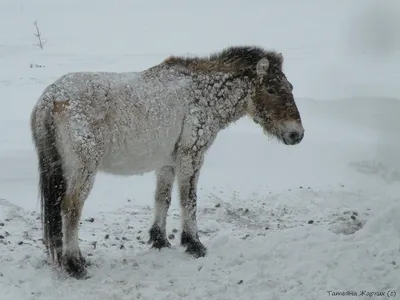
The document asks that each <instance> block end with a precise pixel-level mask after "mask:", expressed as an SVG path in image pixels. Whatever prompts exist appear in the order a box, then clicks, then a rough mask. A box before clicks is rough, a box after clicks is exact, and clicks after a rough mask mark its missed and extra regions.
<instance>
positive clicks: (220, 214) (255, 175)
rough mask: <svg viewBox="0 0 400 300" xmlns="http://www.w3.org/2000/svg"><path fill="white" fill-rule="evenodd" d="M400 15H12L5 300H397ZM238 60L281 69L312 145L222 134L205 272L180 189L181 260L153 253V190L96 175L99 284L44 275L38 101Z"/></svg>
mask: <svg viewBox="0 0 400 300" xmlns="http://www.w3.org/2000/svg"><path fill="white" fill-rule="evenodd" d="M399 12H400V4H399V3H398V0H397V2H396V1H395V0H393V1H390V0H386V1H382V0H380V1H378V0H377V1H369V0H353V1H348V0H330V1H328V0H325V1H324V0H307V1H306V0H304V1H295V0H292V1H289V0H279V1H273V0H262V1H261V0H260V1H256V0H255V1H222V0H221V1H211V0H203V1H185V2H184V1H183V0H182V1H161V0H160V1H128V0H125V1H123V0H115V1H106V0H97V1H95V0H91V1H84V0H68V1H66V0H64V1H59V0H35V1H33V0H0V300H36V299H38V300H50V299H51V300H54V299H57V300H83V299H84V300H103V299H104V300H132V299H142V300H161V299H165V300H166V299H174V300H177V299H190V300H192V299H193V300H195V299H202V300H203V299H209V300H217V299H218V300H222V299H229V300H231V299H240V300H242V299H243V300H247V299H251V300H258V299H260V300H278V299H290V300H303V299H304V300H312V299H316V300H321V299H322V300H323V299H331V298H340V299H389V298H396V297H395V295H396V293H397V294H398V295H397V297H400V268H399V266H400V234H399V232H400V159H399V153H400V139H399V136H400V118H399V113H400V71H399V62H400V42H399V41H400V37H399V35H398V33H399V32H400V21H399V20H400V17H399V14H400V13H399ZM396 14H397V15H396ZM35 20H38V24H39V27H40V29H41V31H42V35H43V38H44V39H45V40H47V43H46V44H45V45H44V49H43V50H41V49H39V48H38V47H36V46H35V43H36V40H35V37H34V36H33V32H34V26H33V22H34V21H35ZM244 44H250V45H259V46H262V47H265V48H268V49H275V50H277V51H281V52H283V55H284V57H285V64H284V68H285V72H286V74H287V77H288V79H289V80H290V81H291V82H292V83H293V85H294V94H295V96H296V101H297V105H298V107H299V110H300V112H301V115H302V119H303V124H304V127H305V138H304V140H303V142H302V143H301V144H299V145H297V146H285V145H283V144H278V143H277V142H276V141H273V140H269V139H268V138H267V137H266V136H265V135H264V134H263V133H262V130H261V129H260V128H259V127H258V126H257V125H256V124H254V123H253V122H252V121H251V120H250V119H246V118H245V119H242V120H240V121H239V122H237V123H236V124H234V125H232V126H231V127H229V128H228V129H226V130H224V131H223V132H221V133H220V135H219V136H218V138H217V140H216V142H215V144H214V145H213V146H212V148H211V149H210V151H209V152H208V154H207V157H206V161H205V164H204V168H203V170H202V173H201V176H200V181H199V203H198V221H199V227H200V234H201V236H200V238H201V239H202V241H203V242H204V244H205V246H206V247H207V248H208V254H207V256H206V257H204V258H199V259H195V258H192V257H190V256H188V255H187V254H185V252H184V249H183V248H182V247H181V246H180V245H179V237H180V221H179V203H178V199H177V193H176V190H174V201H173V205H172V207H171V210H170V213H169V217H168V225H167V228H168V233H169V234H170V233H173V234H174V235H175V239H171V243H172V248H171V249H167V250H162V251H158V250H153V249H150V246H149V245H147V243H146V242H147V239H148V233H147V231H148V229H149V226H150V225H151V222H152V213H153V192H154V189H155V178H154V174H146V175H143V176H136V177H117V176H110V175H104V174H100V175H98V177H97V180H96V183H95V186H94V189H93V191H92V193H91V195H90V197H89V199H88V200H87V202H86V204H85V207H84V212H83V214H84V216H83V218H82V224H81V229H80V238H81V241H80V245H81V248H82V251H83V254H84V255H85V256H87V257H88V259H89V260H90V262H91V266H90V267H89V272H90V275H91V277H90V278H88V279H87V280H75V279H71V278H67V277H66V276H65V275H64V274H63V273H61V272H59V271H58V270H57V269H54V268H53V267H52V266H51V265H49V264H47V263H46V260H45V259H46V257H45V253H44V246H43V245H42V243H41V241H40V238H41V228H40V222H39V219H38V218H39V205H38V190H37V183H38V173H37V161H36V156H35V153H34V149H33V144H32V142H31V136H30V130H29V115H30V112H31V109H32V107H33V105H34V104H35V103H36V101H37V98H38V97H39V96H40V94H41V92H42V90H43V89H44V88H45V87H46V86H47V85H49V84H50V83H52V81H53V80H55V79H56V78H58V77H59V76H61V75H63V74H65V73H67V72H71V71H141V70H144V69H146V68H148V67H151V66H153V65H155V64H158V63H160V62H161V61H162V60H163V59H165V58H166V57H167V56H169V55H172V54H174V55H189V54H190V55H207V54H209V53H211V52H216V51H220V50H221V49H222V48H224V47H227V46H231V45H244ZM171 238H172V237H171ZM362 291H363V292H362ZM356 294H357V296H355V295H356Z"/></svg>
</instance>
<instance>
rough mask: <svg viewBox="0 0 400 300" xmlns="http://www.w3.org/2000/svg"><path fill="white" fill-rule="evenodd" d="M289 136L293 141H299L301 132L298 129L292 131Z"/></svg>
mask: <svg viewBox="0 0 400 300" xmlns="http://www.w3.org/2000/svg"><path fill="white" fill-rule="evenodd" d="M289 138H290V139H291V140H292V141H297V140H299V139H300V134H299V133H298V132H297V131H292V132H291V133H289Z"/></svg>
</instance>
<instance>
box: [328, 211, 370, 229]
mask: <svg viewBox="0 0 400 300" xmlns="http://www.w3.org/2000/svg"><path fill="white" fill-rule="evenodd" d="M365 223H366V221H364V220H361V219H359V214H358V212H355V211H344V212H343V215H341V216H339V217H337V216H336V218H335V219H333V220H332V221H331V222H330V225H331V226H330V230H331V231H332V232H334V233H337V234H345V235H350V234H353V233H355V232H356V231H358V230H360V229H362V228H363V226H364V224H365Z"/></svg>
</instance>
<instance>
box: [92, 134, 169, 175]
mask: <svg viewBox="0 0 400 300" xmlns="http://www.w3.org/2000/svg"><path fill="white" fill-rule="evenodd" d="M176 140H177V137H176V138H173V137H170V138H169V139H167V140H165V141H164V143H162V141H161V143H160V140H158V141H157V143H156V142H147V143H140V142H138V141H137V140H136V142H135V141H133V140H132V141H129V140H128V141H126V142H123V143H111V144H110V145H109V147H108V151H106V153H105V155H104V157H103V159H102V160H101V163H100V170H101V171H104V172H107V173H111V174H116V175H138V174H143V173H147V172H151V171H154V170H156V169H159V168H160V167H162V166H166V165H171V164H173V158H172V154H173V151H174V148H175V143H176Z"/></svg>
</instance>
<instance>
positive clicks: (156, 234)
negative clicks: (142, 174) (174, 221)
mask: <svg viewBox="0 0 400 300" xmlns="http://www.w3.org/2000/svg"><path fill="white" fill-rule="evenodd" d="M174 179H175V168H174V167H173V166H164V167H162V168H161V169H160V170H158V171H157V184H156V192H155V213H154V222H153V226H152V227H151V229H150V232H149V234H150V239H149V242H148V243H153V245H152V247H153V248H157V249H161V248H164V247H170V246H171V244H170V242H169V241H168V239H167V229H166V224H167V215H168V209H169V207H170V205H171V195H172V185H173V183H174Z"/></svg>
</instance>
